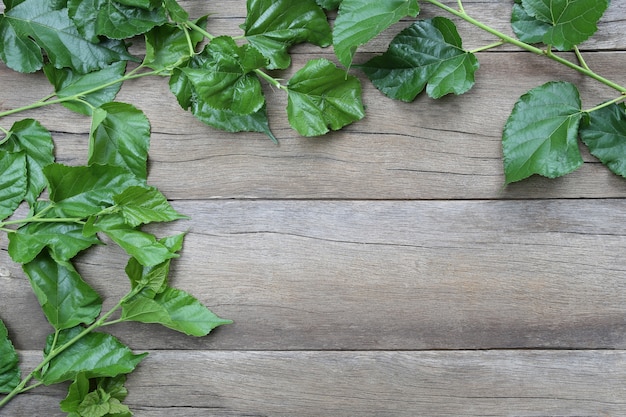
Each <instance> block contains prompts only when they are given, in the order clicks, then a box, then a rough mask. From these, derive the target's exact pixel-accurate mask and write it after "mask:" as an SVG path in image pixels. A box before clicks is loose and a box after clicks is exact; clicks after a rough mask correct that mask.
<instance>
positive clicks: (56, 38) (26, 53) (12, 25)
mask: <svg viewBox="0 0 626 417" xmlns="http://www.w3.org/2000/svg"><path fill="white" fill-rule="evenodd" d="M0 40H2V42H0V59H2V60H3V61H4V62H5V63H6V64H7V66H8V67H9V68H12V69H14V70H16V71H20V72H34V71H37V70H39V69H41V67H42V66H43V54H42V51H41V50H42V49H43V50H44V51H45V52H46V56H47V58H48V59H49V60H50V62H51V63H52V64H53V65H54V66H55V67H57V68H63V67H67V68H72V69H74V70H76V71H78V72H81V73H87V72H90V71H94V70H96V69H100V68H103V67H105V66H106V65H108V64H110V63H112V62H115V61H120V60H129V59H133V58H132V56H131V55H129V54H128V52H127V51H126V50H125V48H124V45H123V44H122V43H120V42H118V41H101V42H99V43H92V42H90V41H89V40H87V39H85V38H84V37H83V36H81V35H80V33H79V32H78V29H77V28H76V25H75V24H74V22H73V21H72V20H71V19H70V17H69V15H68V10H67V9H56V8H55V5H54V2H49V1H41V0H25V1H24V2H22V3H20V4H18V5H17V6H15V7H13V8H11V9H10V10H9V11H7V12H5V13H4V15H0Z"/></svg>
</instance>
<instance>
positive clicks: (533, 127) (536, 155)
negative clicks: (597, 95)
mask: <svg viewBox="0 0 626 417" xmlns="http://www.w3.org/2000/svg"><path fill="white" fill-rule="evenodd" d="M582 115H583V112H582V110H581V102H580V96H579V94H578V89H577V88H576V86H574V85H573V84H571V83H566V82H549V83H546V84H544V85H542V86H540V87H537V88H534V89H532V90H530V91H529V92H528V93H526V94H524V95H523V96H522V97H521V98H520V99H519V100H518V102H517V103H516V104H515V107H514V108H513V112H512V113H511V116H510V117H509V119H508V121H507V122H506V125H505V126H504V133H503V136H502V148H503V153H504V172H505V176H506V183H507V184H509V183H511V182H515V181H519V180H522V179H524V178H527V177H529V176H531V175H533V174H539V175H543V176H545V177H548V178H555V177H559V176H562V175H565V174H568V173H570V172H572V171H574V170H576V169H577V168H579V167H580V166H581V165H582V164H583V159H582V157H581V155H580V150H579V149H578V127H579V125H580V121H581V118H582Z"/></svg>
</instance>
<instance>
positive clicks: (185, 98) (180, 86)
mask: <svg viewBox="0 0 626 417" xmlns="http://www.w3.org/2000/svg"><path fill="white" fill-rule="evenodd" d="M201 60H202V57H200V62H198V61H199V60H198V58H196V59H194V60H192V61H191V63H190V68H197V67H198V66H201V65H203V64H202V62H201ZM169 85H170V90H171V91H172V93H173V94H174V95H175V96H176V99H177V100H178V103H179V104H180V106H181V107H182V108H183V109H185V110H190V111H191V113H192V114H193V115H194V116H195V117H196V118H197V119H198V120H200V121H202V122H203V123H205V124H207V125H209V126H213V127H214V128H216V129H220V130H223V131H226V132H260V133H265V134H266V135H267V136H268V137H270V139H272V140H273V141H274V142H277V140H276V138H275V137H274V135H273V134H272V132H271V130H270V127H269V120H268V118H267V111H266V107H265V105H263V106H262V107H261V108H260V109H259V110H258V111H256V112H254V113H251V114H237V113H235V112H233V111H231V110H228V109H224V110H220V109H215V108H214V107H212V106H210V105H209V104H208V103H207V102H206V101H204V100H202V99H201V98H200V97H199V96H198V94H197V93H196V92H195V90H194V87H193V85H192V83H191V82H190V81H189V78H187V76H186V75H185V73H184V72H183V71H181V70H180V69H175V70H174V71H173V73H172V76H171V77H170V83H169Z"/></svg>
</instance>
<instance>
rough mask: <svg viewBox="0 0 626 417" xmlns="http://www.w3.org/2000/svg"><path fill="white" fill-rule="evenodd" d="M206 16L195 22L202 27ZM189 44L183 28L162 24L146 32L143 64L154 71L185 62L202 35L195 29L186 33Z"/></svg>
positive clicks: (200, 40) (201, 38)
mask: <svg viewBox="0 0 626 417" xmlns="http://www.w3.org/2000/svg"><path fill="white" fill-rule="evenodd" d="M206 20H207V19H206V17H203V18H201V19H199V20H197V21H196V22H195V24H196V25H198V26H200V27H202V26H204V25H206ZM188 35H189V40H190V41H191V46H190V45H189V42H188V40H187V35H186V32H185V29H183V28H181V27H180V26H178V25H172V24H167V25H162V26H159V27H156V28H154V29H152V30H151V31H150V32H148V33H146V35H145V38H146V56H145V58H144V61H143V62H144V64H145V65H146V66H147V67H148V68H152V69H153V70H155V71H162V70H165V69H172V68H173V67H174V66H176V65H177V64H180V63H182V62H185V61H186V60H188V59H189V58H190V57H191V56H192V55H193V53H194V50H190V47H191V48H192V49H195V47H196V46H197V45H198V44H199V43H200V42H202V40H203V39H204V37H203V36H202V35H201V34H200V33H198V32H197V31H192V32H190V33H188Z"/></svg>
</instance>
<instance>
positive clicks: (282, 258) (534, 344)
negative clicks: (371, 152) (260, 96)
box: [0, 200, 626, 350]
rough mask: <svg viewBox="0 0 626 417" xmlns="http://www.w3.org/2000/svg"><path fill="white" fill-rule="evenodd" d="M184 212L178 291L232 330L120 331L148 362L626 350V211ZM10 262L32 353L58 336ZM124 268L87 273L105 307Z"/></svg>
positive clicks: (396, 204)
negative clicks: (168, 355)
mask: <svg viewBox="0 0 626 417" xmlns="http://www.w3.org/2000/svg"><path fill="white" fill-rule="evenodd" d="M175 207H176V208H177V209H178V210H179V211H181V212H182V213H185V214H187V215H189V216H191V218H192V219H193V221H182V222H179V223H177V224H176V225H172V226H170V227H168V228H167V229H155V231H156V232H158V234H161V235H162V234H169V233H175V232H182V231H186V230H189V234H188V235H187V238H186V244H185V247H184V250H183V253H182V256H181V258H180V259H178V260H177V261H176V262H175V266H174V270H173V277H172V282H173V285H176V286H179V287H181V288H184V289H186V290H188V291H190V292H191V293H192V294H195V295H196V296H197V297H198V298H199V299H200V300H201V301H202V302H204V303H205V304H207V305H208V306H210V307H211V308H212V309H213V310H214V311H215V312H216V313H217V314H219V315H221V316H224V317H226V318H230V319H233V320H234V321H235V324H232V325H229V326H225V327H223V328H220V329H218V331H216V332H215V334H214V335H211V336H209V337H207V338H202V339H193V338H188V337H185V336H182V335H179V334H177V333H174V332H172V331H168V330H166V329H162V328H161V327H159V326H156V325H143V324H128V325H119V326H116V327H115V328H113V331H114V332H115V334H117V335H119V336H120V337H122V338H123V339H124V340H127V341H128V342H129V343H130V344H132V345H133V346H136V347H137V348H140V349H252V350H259V349H282V350H291V349H307V350H311V349H348V350H354V349H357V350H366V349H385V350H392V349H483V348H626V280H624V276H625V272H626V258H624V256H623V254H624V252H625V251H626V237H625V236H624V232H623V227H622V226H621V225H624V224H626V201H625V200H580V201H569V200H536V201H449V202H446V201H441V202H429V201H422V202H420V201H391V202H388V201H379V202H377V201H256V200H249V201H184V202H182V201H181V202H176V204H175ZM2 239H4V237H3V238H2ZM0 242H2V244H1V245H0V246H1V247H3V248H6V241H5V240H2V241H0ZM0 256H1V259H0V264H2V265H8V266H7V267H5V269H4V271H5V272H4V276H3V277H0V279H1V280H2V281H1V284H2V293H1V294H2V305H3V307H2V313H1V317H2V318H3V319H4V320H5V321H6V322H7V325H8V327H9V329H10V330H11V331H12V334H13V336H14V338H15V341H16V344H17V346H19V347H20V348H21V349H37V348H38V347H39V346H41V345H42V344H43V340H44V338H45V336H46V334H47V333H48V332H49V331H50V328H49V326H47V325H46V324H45V322H44V320H43V317H42V315H41V312H40V311H39V309H38V308H36V307H35V306H36V300H35V298H34V296H33V295H32V294H31V291H30V290H29V288H28V282H27V281H26V280H25V279H24V277H23V275H22V273H21V272H20V271H19V269H18V268H17V267H16V266H13V265H12V264H11V262H10V260H9V259H8V257H7V254H6V252H5V251H4V250H2V251H0ZM125 259H126V256H125V255H124V254H123V253H121V252H120V250H119V249H118V248H116V247H115V246H114V245H111V246H107V247H97V248H94V249H92V250H90V251H89V252H88V253H87V254H86V255H85V256H82V257H80V258H79V259H78V262H77V266H78V268H79V270H80V271H81V273H82V274H83V276H84V277H85V279H87V280H88V281H89V282H90V283H92V284H93V285H94V287H95V288H97V289H98V290H99V291H100V292H102V293H103V294H105V295H106V296H107V305H113V303H114V300H115V298H116V297H121V296H122V295H123V293H124V292H125V291H127V287H128V284H127V282H126V278H125V277H124V273H123V268H124V265H125ZM24 329H28V331H24Z"/></svg>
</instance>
